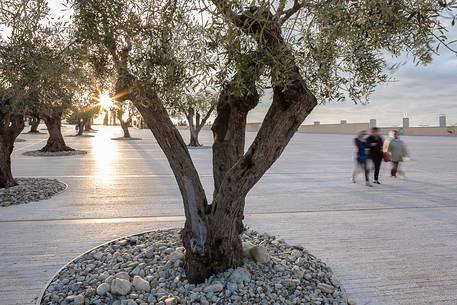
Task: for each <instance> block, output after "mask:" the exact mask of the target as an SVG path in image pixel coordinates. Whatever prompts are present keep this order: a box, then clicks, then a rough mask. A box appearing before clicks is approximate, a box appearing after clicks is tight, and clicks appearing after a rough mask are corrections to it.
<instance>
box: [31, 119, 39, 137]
mask: <svg viewBox="0 0 457 305" xmlns="http://www.w3.org/2000/svg"><path fill="white" fill-rule="evenodd" d="M29 124H30V131H29V132H30V133H39V131H38V126H39V125H40V117H38V116H33V117H31V118H30V120H29Z"/></svg>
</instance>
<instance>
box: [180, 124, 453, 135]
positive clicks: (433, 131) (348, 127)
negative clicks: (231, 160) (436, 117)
mask: <svg viewBox="0 0 457 305" xmlns="http://www.w3.org/2000/svg"><path fill="white" fill-rule="evenodd" d="M260 125H261V124H260V123H248V124H247V125H246V131H248V132H257V131H259V128H260ZM188 128H189V127H187V126H178V129H180V130H184V129H188ZM203 129H205V130H209V129H211V126H204V127H203ZM364 129H365V130H368V129H369V126H368V123H347V124H320V125H301V126H300V127H299V128H298V132H300V133H321V134H357V132H359V131H361V130H364ZM380 129H381V133H383V134H388V132H389V131H390V130H399V131H400V132H401V134H402V135H406V136H451V137H452V136H457V126H449V127H410V128H401V127H380Z"/></svg>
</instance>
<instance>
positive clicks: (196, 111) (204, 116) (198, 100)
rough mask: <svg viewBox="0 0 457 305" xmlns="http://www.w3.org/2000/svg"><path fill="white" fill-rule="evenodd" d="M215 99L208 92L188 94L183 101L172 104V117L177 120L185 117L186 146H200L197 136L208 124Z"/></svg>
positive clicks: (214, 105) (211, 93)
mask: <svg viewBox="0 0 457 305" xmlns="http://www.w3.org/2000/svg"><path fill="white" fill-rule="evenodd" d="M216 101H217V97H216V94H215V93H213V92H210V91H203V92H199V93H197V94H195V95H190V94H188V95H187V96H185V97H184V98H183V99H180V100H179V101H176V102H175V103H174V104H173V106H172V107H173V109H174V111H173V110H172V115H173V116H176V117H178V118H180V117H185V119H186V120H187V124H188V126H189V133H190V135H189V136H190V137H189V138H190V140H189V144H188V146H190V147H198V146H201V144H200V142H199V140H198V135H199V134H200V131H201V130H202V128H203V127H204V126H205V125H206V123H207V122H208V119H209V118H210V117H211V114H212V113H213V111H214V109H215V107H216Z"/></svg>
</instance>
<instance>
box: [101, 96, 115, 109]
mask: <svg viewBox="0 0 457 305" xmlns="http://www.w3.org/2000/svg"><path fill="white" fill-rule="evenodd" d="M99 101H100V105H102V107H103V108H104V109H110V108H111V107H113V100H112V99H111V97H110V96H109V94H108V93H106V92H105V93H102V94H100V97H99Z"/></svg>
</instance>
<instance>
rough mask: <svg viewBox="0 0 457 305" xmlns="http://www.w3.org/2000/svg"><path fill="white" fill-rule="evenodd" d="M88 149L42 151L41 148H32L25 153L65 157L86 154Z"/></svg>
mask: <svg viewBox="0 0 457 305" xmlns="http://www.w3.org/2000/svg"><path fill="white" fill-rule="evenodd" d="M86 154H87V151H85V150H68V151H55V152H51V151H40V150H31V151H26V152H25V153H23V155H24V156H29V157H65V156H77V155H86Z"/></svg>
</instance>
